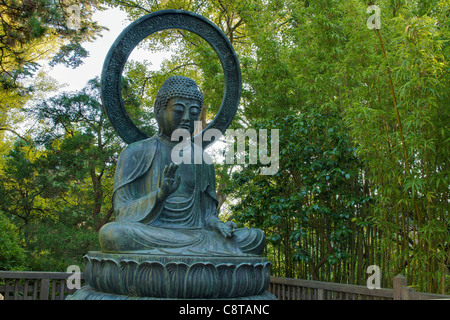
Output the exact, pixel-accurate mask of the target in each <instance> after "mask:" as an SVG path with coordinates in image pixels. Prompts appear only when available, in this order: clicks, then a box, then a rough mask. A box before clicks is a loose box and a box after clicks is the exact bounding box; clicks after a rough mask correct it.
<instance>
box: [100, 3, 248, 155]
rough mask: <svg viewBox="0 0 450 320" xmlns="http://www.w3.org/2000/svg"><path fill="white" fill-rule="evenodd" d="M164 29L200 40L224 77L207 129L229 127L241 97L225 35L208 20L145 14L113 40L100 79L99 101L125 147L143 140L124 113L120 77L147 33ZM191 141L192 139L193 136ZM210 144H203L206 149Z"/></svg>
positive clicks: (174, 12)
mask: <svg viewBox="0 0 450 320" xmlns="http://www.w3.org/2000/svg"><path fill="white" fill-rule="evenodd" d="M167 29H183V30H187V31H190V32H193V33H195V34H197V35H198V36H200V37H202V38H203V39H204V40H205V41H206V42H207V43H208V44H209V45H210V46H211V47H212V48H213V49H214V51H215V52H216V54H217V55H218V57H219V59H220V63H221V65H222V69H223V72H224V76H225V88H224V94H223V98H222V103H221V105H220V108H219V111H218V113H217V114H216V116H215V117H214V119H213V120H212V121H211V123H209V125H208V126H207V127H206V128H204V129H203V131H202V132H201V133H199V134H198V135H200V134H201V135H202V136H203V133H204V132H205V131H206V130H208V129H218V130H220V131H221V132H222V134H223V133H225V130H226V129H227V128H228V127H229V126H230V124H231V122H232V120H233V118H234V116H235V114H236V111H237V109H238V105H239V100H240V96H241V83H242V78H241V69H240V66H239V60H238V57H237V55H236V53H235V51H234V49H233V46H232V44H231V43H230V41H229V40H228V38H227V37H226V35H225V34H224V33H223V32H222V31H221V30H220V29H219V28H218V27H217V26H216V25H215V24H213V23H212V22H211V21H209V20H208V19H206V18H205V17H203V16H201V15H198V14H196V13H193V12H189V11H184V10H161V11H157V12H153V13H149V14H147V15H145V16H143V17H141V18H139V19H138V20H136V21H134V22H133V23H131V24H130V25H129V26H128V27H126V28H125V29H124V30H123V31H122V33H121V34H120V35H119V36H118V37H117V39H116V40H115V41H114V43H113V45H112V46H111V48H110V50H109V52H108V54H107V55H106V58H105V62H104V64H103V70H102V76H101V79H102V80H101V89H102V101H103V106H104V108H105V112H106V114H107V115H108V118H109V120H110V121H111V123H112V125H113V127H114V129H115V130H116V132H117V133H118V135H119V136H120V137H121V138H122V140H124V141H125V142H126V143H127V144H130V143H133V142H136V141H139V140H143V139H147V138H149V136H148V135H147V134H145V133H144V132H142V131H141V130H140V129H139V128H138V127H137V126H136V125H135V124H134V123H133V121H132V120H131V119H130V117H129V116H128V113H127V112H126V109H125V106H124V103H123V99H122V94H121V77H122V72H123V68H124V66H125V63H126V61H127V59H128V57H129V56H130V54H131V52H132V51H133V49H134V48H135V47H136V46H137V45H138V44H139V42H141V41H142V40H144V39H145V38H146V37H148V36H150V35H151V34H153V33H155V32H158V31H161V30H167ZM194 141H195V137H194ZM212 142H214V140H213V141H203V147H204V148H206V147H207V146H208V145H209V144H211V143H212Z"/></svg>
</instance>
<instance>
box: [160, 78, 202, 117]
mask: <svg viewBox="0 0 450 320" xmlns="http://www.w3.org/2000/svg"><path fill="white" fill-rule="evenodd" d="M173 98H189V99H195V100H197V101H199V102H200V108H201V107H202V106H203V95H202V93H201V92H200V89H199V88H198V86H197V84H196V83H195V81H194V80H192V79H190V78H187V77H182V76H172V77H170V78H167V79H166V81H164V83H163V85H162V86H161V88H160V89H159V91H158V93H157V94H156V99H155V111H159V110H160V109H161V108H163V109H164V108H166V106H167V103H168V102H169V100H170V99H173Z"/></svg>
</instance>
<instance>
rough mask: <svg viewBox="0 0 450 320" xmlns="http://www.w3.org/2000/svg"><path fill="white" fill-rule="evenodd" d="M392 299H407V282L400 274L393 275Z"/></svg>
mask: <svg viewBox="0 0 450 320" xmlns="http://www.w3.org/2000/svg"><path fill="white" fill-rule="evenodd" d="M394 300H409V289H408V282H407V279H406V278H405V277H404V276H402V275H401V274H399V275H397V276H395V277H394Z"/></svg>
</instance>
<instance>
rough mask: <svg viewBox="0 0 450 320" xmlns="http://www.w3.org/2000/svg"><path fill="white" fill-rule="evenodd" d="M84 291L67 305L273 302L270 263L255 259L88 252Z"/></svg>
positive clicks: (73, 296) (78, 292)
mask: <svg viewBox="0 0 450 320" xmlns="http://www.w3.org/2000/svg"><path fill="white" fill-rule="evenodd" d="M84 259H85V262H86V266H85V270H84V279H85V281H86V286H85V287H83V288H81V289H80V290H78V291H77V292H76V293H74V294H73V295H72V296H71V297H70V298H69V299H72V300H87V299H89V300H90V299H121V300H122V299H234V298H242V299H273V298H274V296H273V295H271V294H270V293H268V292H267V291H266V290H267V288H268V286H269V281H270V262H269V261H268V260H267V259H266V258H262V257H255V256H200V255H199V256H187V255H186V256H185V255H177V256H169V255H150V254H134V253H133V254H132V253H128V254H126V253H120V254H110V253H102V252H89V253H88V254H87V255H86V256H85V257H84Z"/></svg>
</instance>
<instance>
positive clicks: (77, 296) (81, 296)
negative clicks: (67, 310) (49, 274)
mask: <svg viewBox="0 0 450 320" xmlns="http://www.w3.org/2000/svg"><path fill="white" fill-rule="evenodd" d="M66 300H173V299H171V298H157V297H129V296H124V295H120V294H113V293H103V292H99V291H96V290H94V289H93V288H91V287H89V286H84V287H83V288H81V289H80V290H77V291H76V292H75V293H74V294H73V295H70V296H67V298H66ZM214 300H219V298H217V299H214ZM227 300H277V298H276V297H275V296H274V295H273V294H271V293H270V292H269V291H264V292H263V293H262V294H260V295H256V296H248V297H237V298H230V299H227Z"/></svg>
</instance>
